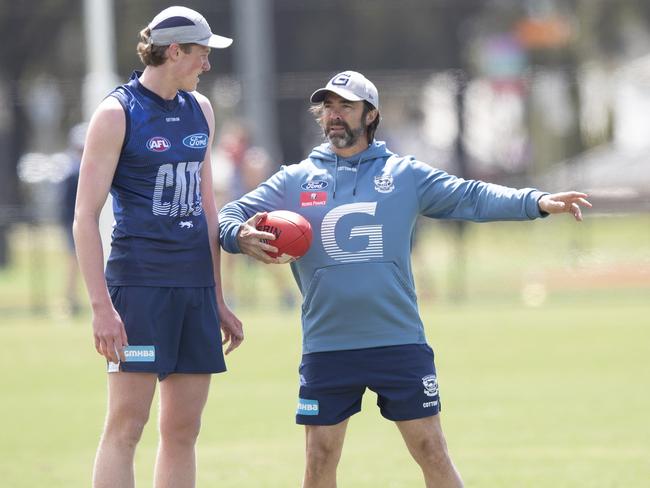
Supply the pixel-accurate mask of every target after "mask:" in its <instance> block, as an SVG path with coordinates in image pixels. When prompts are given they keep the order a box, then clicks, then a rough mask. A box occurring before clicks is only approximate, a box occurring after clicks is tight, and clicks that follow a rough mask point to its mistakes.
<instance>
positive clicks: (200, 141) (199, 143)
mask: <svg viewBox="0 0 650 488" xmlns="http://www.w3.org/2000/svg"><path fill="white" fill-rule="evenodd" d="M183 146H185V147H189V148H192V149H203V148H204V147H208V135H207V134H202V133H200V132H199V133H198V134H192V135H190V136H187V137H186V138H185V139H183Z"/></svg>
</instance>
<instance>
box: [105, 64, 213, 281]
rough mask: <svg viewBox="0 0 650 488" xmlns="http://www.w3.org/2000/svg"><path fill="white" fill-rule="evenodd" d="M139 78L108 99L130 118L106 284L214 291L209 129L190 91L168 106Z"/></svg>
mask: <svg viewBox="0 0 650 488" xmlns="http://www.w3.org/2000/svg"><path fill="white" fill-rule="evenodd" d="M140 75H141V73H140V72H134V73H133V75H132V76H131V79H130V80H129V82H128V83H127V84H125V85H122V86H119V87H117V88H116V89H115V90H114V91H113V92H112V93H111V94H110V95H109V96H112V97H115V98H117V99H118V100H119V101H120V103H121V104H122V107H123V108H124V112H125V114H126V132H125V136H124V143H123V145H122V151H121V153H120V159H119V161H118V164H117V168H116V170H115V176H114V177H113V183H112V185H111V195H112V196H113V213H114V215H115V224H114V228H113V234H112V242H111V253H110V257H109V259H108V263H107V265H106V282H107V283H108V285H112V286H128V285H132V286H165V287H167V286H170V287H171V286H173V287H189V286H200V287H204V286H214V274H213V270H212V256H211V254H210V245H209V239H208V230H207V223H206V219H205V214H204V212H203V206H202V203H201V190H200V182H201V176H200V175H201V167H202V166H203V159H204V158H205V152H206V150H209V148H208V135H209V127H208V123H207V121H206V119H205V116H204V115H203V111H202V110H201V106H200V105H199V103H198V102H197V100H196V99H195V98H194V96H193V95H192V94H190V93H188V92H184V91H180V90H179V91H178V93H177V94H176V96H175V97H174V99H173V100H164V99H163V98H161V97H159V96H158V95H156V94H155V93H153V92H152V91H150V90H148V89H147V88H145V87H144V86H142V85H141V84H140V81H139V80H138V77H139V76H140Z"/></svg>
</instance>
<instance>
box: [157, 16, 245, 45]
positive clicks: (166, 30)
mask: <svg viewBox="0 0 650 488" xmlns="http://www.w3.org/2000/svg"><path fill="white" fill-rule="evenodd" d="M149 29H151V43H152V44H153V45H154V46H169V45H170V44H174V43H176V44H190V43H192V44H199V45H201V46H208V47H214V48H217V49H222V48H225V47H228V46H230V45H231V44H232V39H230V38H228V37H222V36H217V35H215V34H213V33H212V31H211V30H210V26H209V25H208V22H207V21H206V20H205V18H204V17H203V15H201V14H200V13H198V12H197V11H196V10H192V9H190V8H187V7H169V8H166V9H165V10H163V11H162V12H160V13H159V14H158V15H156V16H155V17H154V18H153V20H152V21H151V22H150V23H149Z"/></svg>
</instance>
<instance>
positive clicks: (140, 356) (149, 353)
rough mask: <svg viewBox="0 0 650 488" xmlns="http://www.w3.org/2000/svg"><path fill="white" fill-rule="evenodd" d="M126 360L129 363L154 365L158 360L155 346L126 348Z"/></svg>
mask: <svg viewBox="0 0 650 488" xmlns="http://www.w3.org/2000/svg"><path fill="white" fill-rule="evenodd" d="M124 358H125V359H126V362H127V363H153V362H154V361H155V360H156V348H155V346H126V347H125V348H124Z"/></svg>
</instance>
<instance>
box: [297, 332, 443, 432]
mask: <svg viewBox="0 0 650 488" xmlns="http://www.w3.org/2000/svg"><path fill="white" fill-rule="evenodd" d="M299 371H300V393H299V398H298V408H297V410H296V423H297V424H304V425H335V424H338V423H339V422H341V421H343V420H345V419H347V418H348V417H350V416H351V415H354V414H355V413H357V412H359V411H360V410H361V398H362V397H363V394H364V392H365V391H366V388H368V389H370V390H372V391H374V392H375V393H376V394H377V406H378V407H379V409H380V411H381V414H382V415H383V416H384V417H385V418H387V419H388V420H393V421H398V420H413V419H418V418H423V417H430V416H432V415H436V414H438V412H439V411H440V398H439V395H438V381H437V379H436V367H435V365H434V362H433V351H432V350H431V348H430V347H429V346H428V345H427V344H407V345H403V346H389V347H375V348H370V349H355V350H350V351H331V352H316V353H311V354H304V355H303V356H302V363H301V364H300V370H299Z"/></svg>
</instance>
